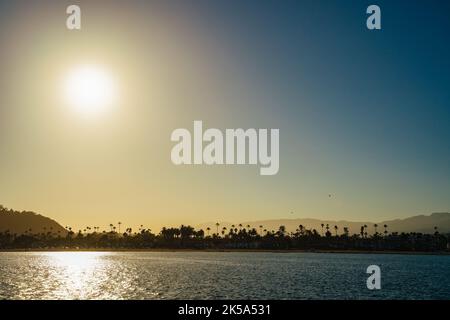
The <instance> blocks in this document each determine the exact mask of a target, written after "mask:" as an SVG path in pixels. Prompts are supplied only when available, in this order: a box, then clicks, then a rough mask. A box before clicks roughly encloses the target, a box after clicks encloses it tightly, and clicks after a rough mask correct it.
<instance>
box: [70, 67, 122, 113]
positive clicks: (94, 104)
mask: <svg viewBox="0 0 450 320" xmlns="http://www.w3.org/2000/svg"><path fill="white" fill-rule="evenodd" d="M64 90H65V99H66V100H67V102H68V103H69V105H70V106H71V107H72V108H73V109H74V110H75V111H77V112H80V113H82V114H86V115H94V114H99V113H102V112H104V111H106V110H107V109H108V108H109V107H111V105H112V104H113V103H114V101H115V98H116V88H115V83H114V81H113V77H112V76H111V75H110V74H109V73H108V72H107V71H105V70H104V69H102V68H99V67H96V66H81V67H78V68H75V69H73V70H72V71H71V72H70V73H69V74H68V75H67V78H66V81H65V88H64Z"/></svg>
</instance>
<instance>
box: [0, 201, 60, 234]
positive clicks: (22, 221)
mask: <svg viewBox="0 0 450 320" xmlns="http://www.w3.org/2000/svg"><path fill="white" fill-rule="evenodd" d="M30 229H31V233H47V232H52V233H53V234H60V235H65V234H66V233H67V231H66V229H64V228H63V227H62V226H61V225H60V224H58V223H57V222H56V221H54V220H52V219H50V218H47V217H44V216H42V215H40V214H37V213H35V212H31V211H22V212H19V211H15V210H12V209H7V208H5V207H3V206H2V205H0V232H5V231H7V230H9V232H10V233H12V234H13V233H16V234H22V233H25V232H30Z"/></svg>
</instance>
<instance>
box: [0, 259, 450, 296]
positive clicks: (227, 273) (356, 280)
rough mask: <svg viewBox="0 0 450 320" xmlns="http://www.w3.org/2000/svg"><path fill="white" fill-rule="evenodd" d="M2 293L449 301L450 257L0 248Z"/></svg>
mask: <svg viewBox="0 0 450 320" xmlns="http://www.w3.org/2000/svg"><path fill="white" fill-rule="evenodd" d="M369 265H378V266H379V267H380V268H381V289H380V290H369V289H367V286H366V280H367V278H368V276H369V275H368V274H366V269H367V267H368V266H369ZM0 299H450V256H434V255H400V254H331V253H267V252H254V253H253V252H245V253H243V252H23V253H22V252H20V253H15V252H3V253H0Z"/></svg>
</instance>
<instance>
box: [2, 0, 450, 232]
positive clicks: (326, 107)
mask: <svg viewBox="0 0 450 320" xmlns="http://www.w3.org/2000/svg"><path fill="white" fill-rule="evenodd" d="M78 3H79V5H80V7H81V8H82V12H83V14H82V17H83V22H82V30H80V31H76V32H75V31H68V30H67V29H66V28H65V19H66V17H67V15H66V14H65V10H66V7H67V3H66V2H55V1H50V0H43V1H39V2H33V3H30V1H24V0H18V1H14V2H11V1H0V41H1V43H2V46H1V47H0V70H2V72H1V74H0V148H1V150H2V157H0V203H2V204H3V205H5V206H6V207H11V208H13V209H15V210H19V211H21V210H29V211H35V212H38V213H40V214H42V215H45V216H48V217H51V218H52V219H55V220H56V221H58V222H60V223H62V224H63V225H70V226H72V227H73V228H74V229H80V228H83V227H85V225H86V223H88V224H89V225H99V226H103V225H105V224H109V223H117V222H118V221H121V222H122V223H123V224H124V225H129V226H133V227H136V226H139V225H141V224H143V225H148V226H151V227H152V228H156V229H158V228H159V227H161V226H171V225H179V224H181V223H183V224H191V225H198V224H201V223H204V222H208V221H230V222H231V221H233V222H236V223H239V222H241V221H259V220H267V219H282V218H291V217H296V218H297V217H305V218H306V217H307V218H316V219H323V220H351V221H375V222H376V221H383V220H390V219H397V218H406V217H410V216H415V215H419V214H430V213H432V212H448V211H450V197H449V194H450V166H449V165H448V164H449V163H450V148H449V143H448V142H449V141H450V126H449V125H448V124H449V120H450V108H449V107H448V101H450V88H449V84H450V60H449V59H448V57H449V56H450V42H449V41H448V30H449V28H450V21H449V20H448V12H450V3H442V1H441V2H439V1H437V0H434V1H430V2H429V3H427V5H426V6H423V5H421V4H420V3H417V2H408V3H407V4H405V2H402V1H378V3H377V4H378V5H379V6H380V7H381V8H382V10H383V29H382V30H381V31H380V32H369V31H368V30H367V29H366V28H365V20H366V17H367V16H366V14H365V10H366V5H365V4H363V3H361V4H354V3H352V2H351V1H336V2H327V4H326V8H327V9H326V10H324V7H323V3H322V4H321V5H319V4H318V3H317V2H315V1H312V0H311V1H286V2H283V3H277V2H272V1H268V2H264V3H259V4H258V5H257V6H256V7H255V3H254V2H251V1H242V2H240V3H230V2H228V1H224V0H223V1H215V2H210V1H206V0H198V1H195V2H191V1H181V0H177V1H170V2H168V1H162V0H161V1H152V2H145V1H131V2H127V3H126V5H125V4H124V2H123V1H117V0H111V1H108V2H92V1H78ZM6 9H7V10H6ZM118 21H119V22H120V23H118ZM124 22H126V23H124ZM412 24H413V25H412ZM412 30H413V31H414V32H412ZM431 34H432V35H433V36H432V37H431V36H430V35H431ZM86 66H88V67H86ZM86 79H91V80H92V79H94V80H95V81H93V85H94V86H95V87H96V88H97V89H98V91H101V92H104V91H107V92H108V93H110V94H108V95H99V96H94V97H92V96H90V97H89V96H88V97H86V96H83V95H81V96H80V93H79V91H77V90H66V89H67V87H65V86H69V89H79V88H78V87H79V86H80V85H81V86H82V89H85V88H83V86H85V85H86ZM89 84H90V82H89ZM88 89H89V88H88ZM74 96H75V97H76V99H74V98H73V97H74ZM99 104H101V107H98V106H99ZM94 105H95V106H96V108H93V107H92V106H94ZM87 106H88V107H87ZM194 120H202V121H203V123H204V125H205V126H206V127H208V128H220V129H225V128H279V129H280V170H279V173H278V174H277V175H275V176H269V177H267V176H260V175H259V174H258V168H257V167H255V166H180V167H178V166H174V165H173V164H172V162H171V161H170V150H171V148H172V147H173V143H172V142H171V141H170V134H171V132H172V131H173V130H174V129H176V128H188V129H190V130H192V124H193V121H194ZM291 212H293V214H291Z"/></svg>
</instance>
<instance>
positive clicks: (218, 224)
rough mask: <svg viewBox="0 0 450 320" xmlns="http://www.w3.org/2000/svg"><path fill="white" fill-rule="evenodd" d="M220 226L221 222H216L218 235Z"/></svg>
mask: <svg viewBox="0 0 450 320" xmlns="http://www.w3.org/2000/svg"><path fill="white" fill-rule="evenodd" d="M219 226H220V223H218V222H216V231H217V232H216V234H217V236H219Z"/></svg>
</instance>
